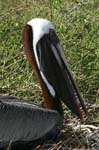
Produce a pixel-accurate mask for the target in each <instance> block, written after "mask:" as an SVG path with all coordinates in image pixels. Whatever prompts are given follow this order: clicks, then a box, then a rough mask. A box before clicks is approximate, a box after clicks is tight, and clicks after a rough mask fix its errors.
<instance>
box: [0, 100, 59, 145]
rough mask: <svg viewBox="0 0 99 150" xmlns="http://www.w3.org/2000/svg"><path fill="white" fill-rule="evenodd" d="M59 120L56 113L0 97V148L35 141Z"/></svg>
mask: <svg viewBox="0 0 99 150" xmlns="http://www.w3.org/2000/svg"><path fill="white" fill-rule="evenodd" d="M59 119H60V117H59V114H58V113H57V112H56V111H53V110H48V109H43V108H40V107H39V106H37V105H34V104H33V103H31V102H30V103H29V102H27V101H23V100H19V99H17V98H15V97H0V147H3V146H6V145H7V144H9V143H16V142H30V141H34V140H37V139H39V138H41V137H43V136H45V135H46V134H47V133H49V132H50V131H51V130H52V129H53V128H54V127H55V126H56V125H57V124H58V121H59Z"/></svg>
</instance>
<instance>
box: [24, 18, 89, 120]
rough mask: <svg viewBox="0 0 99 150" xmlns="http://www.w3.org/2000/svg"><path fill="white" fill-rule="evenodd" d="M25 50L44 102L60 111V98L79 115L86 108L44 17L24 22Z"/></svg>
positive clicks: (49, 24)
mask: <svg viewBox="0 0 99 150" xmlns="http://www.w3.org/2000/svg"><path fill="white" fill-rule="evenodd" d="M22 37H23V38H22V41H23V47H24V50H25V54H26V56H27V58H28V60H29V63H30V64H31V66H32V68H33V70H34V72H35V74H36V76H37V79H38V81H39V83H40V86H41V89H42V93H43V97H44V106H45V107H46V108H49V109H54V110H56V111H58V112H59V113H60V114H63V109H62V104H61V101H63V102H64V104H66V105H67V106H68V107H69V108H70V109H71V111H72V112H73V113H74V114H76V115H77V116H78V117H80V118H82V113H81V110H80V105H79V104H78V103H77V100H79V101H80V103H81V106H82V108H83V110H84V111H85V113H87V110H86V108H85V105H84V103H83V100H82V98H81V96H80V92H79V90H78V88H77V85H76V83H75V81H74V79H73V77H72V74H71V71H70V68H69V65H68V63H67V61H66V59H65V56H64V53H63V49H62V48H61V45H60V41H59V38H58V36H57V34H56V32H55V28H54V26H53V24H52V23H51V22H50V21H48V20H46V19H40V18H36V19H32V20H31V21H29V22H27V24H26V25H25V27H24V30H23V35H22Z"/></svg>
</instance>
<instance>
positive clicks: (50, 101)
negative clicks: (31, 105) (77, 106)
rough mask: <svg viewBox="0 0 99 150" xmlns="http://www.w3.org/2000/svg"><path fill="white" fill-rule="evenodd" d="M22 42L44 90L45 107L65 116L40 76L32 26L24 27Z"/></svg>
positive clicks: (59, 104) (58, 102) (59, 103)
mask: <svg viewBox="0 0 99 150" xmlns="http://www.w3.org/2000/svg"><path fill="white" fill-rule="evenodd" d="M22 42H23V47H24V51H25V54H26V56H27V59H28V61H29V63H30V64H31V66H32V68H33V70H34V72H35V74H36V76H37V79H38V81H39V83H40V86H41V89H42V94H43V97H44V107H46V108H49V109H53V110H56V111H58V112H59V113H60V114H63V111H62V106H61V102H60V101H59V100H57V99H56V98H53V97H52V96H51V95H50V93H49V91H48V89H47V87H46V85H45V83H44V81H43V80H42V78H41V75H40V72H39V69H38V67H37V63H36V60H35V56H34V52H33V44H32V43H33V31H32V28H31V26H29V25H26V26H25V27H24V30H23V34H22Z"/></svg>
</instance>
